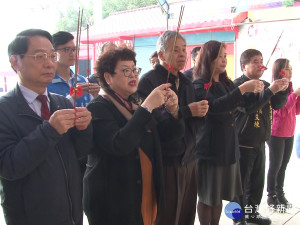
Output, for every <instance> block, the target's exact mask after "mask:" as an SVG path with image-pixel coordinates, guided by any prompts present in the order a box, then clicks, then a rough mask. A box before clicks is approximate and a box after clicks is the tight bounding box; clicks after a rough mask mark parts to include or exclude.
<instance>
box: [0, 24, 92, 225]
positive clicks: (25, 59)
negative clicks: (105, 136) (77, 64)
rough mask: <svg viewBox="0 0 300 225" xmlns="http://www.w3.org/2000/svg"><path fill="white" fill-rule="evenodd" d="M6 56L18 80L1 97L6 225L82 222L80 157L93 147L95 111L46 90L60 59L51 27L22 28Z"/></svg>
mask: <svg viewBox="0 0 300 225" xmlns="http://www.w3.org/2000/svg"><path fill="white" fill-rule="evenodd" d="M8 55H9V60H10V63H11V67H12V68H13V69H14V71H16V72H17V74H18V76H19V82H18V84H17V86H16V88H15V89H13V90H12V91H10V92H9V93H7V94H6V95H5V96H2V97H1V98H0V118H1V120H0V133H1V135H0V164H1V165H2V166H1V167H0V177H1V178H0V179H1V188H0V194H1V200H2V201H1V202H2V207H3V212H4V216H5V220H6V223H7V224H11V225H21V224H22V225H39V224H43V225H53V224H64V225H82V222H83V211H82V174H81V171H80V167H79V162H78V160H79V159H81V158H82V157H85V156H86V155H87V154H88V153H89V150H90V148H91V146H92V127H91V125H90V121H91V113H90V112H89V111H88V110H87V109H86V108H84V107H77V108H73V106H72V104H71V102H70V101H69V100H68V99H66V98H65V97H63V96H59V95H56V94H50V93H48V92H47V85H48V84H49V83H50V82H51V80H52V79H53V77H54V75H55V69H56V61H57V53H56V52H55V51H54V48H53V46H52V36H51V35H50V34H49V33H48V32H47V31H44V30H39V29H29V30H25V31H22V32H21V33H19V34H18V35H17V36H16V38H15V39H14V40H13V41H12V42H11V43H10V44H9V46H8Z"/></svg>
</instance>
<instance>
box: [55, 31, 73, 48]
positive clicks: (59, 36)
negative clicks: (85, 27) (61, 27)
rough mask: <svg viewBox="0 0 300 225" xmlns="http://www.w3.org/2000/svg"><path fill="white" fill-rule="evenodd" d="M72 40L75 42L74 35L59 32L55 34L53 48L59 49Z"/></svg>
mask: <svg viewBox="0 0 300 225" xmlns="http://www.w3.org/2000/svg"><path fill="white" fill-rule="evenodd" d="M71 40H74V35H73V34H71V33H69V32H66V31H58V32H57V33H55V34H53V47H54V49H57V47H58V46H60V45H64V44H66V43H68V42H69V41H71Z"/></svg>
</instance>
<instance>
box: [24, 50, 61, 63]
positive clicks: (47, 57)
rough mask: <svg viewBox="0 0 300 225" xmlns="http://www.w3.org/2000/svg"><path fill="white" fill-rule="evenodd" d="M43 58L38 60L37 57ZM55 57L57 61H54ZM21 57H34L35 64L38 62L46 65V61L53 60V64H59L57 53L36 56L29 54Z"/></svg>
mask: <svg viewBox="0 0 300 225" xmlns="http://www.w3.org/2000/svg"><path fill="white" fill-rule="evenodd" d="M39 55H40V56H41V55H43V57H42V58H41V59H37V58H36V57H37V56H39ZM53 55H55V60H53V59H52V58H51V56H53ZM20 56H23V57H33V59H34V61H35V62H38V63H44V62H45V61H46V59H49V60H51V62H53V63H56V62H57V52H51V53H46V52H38V53H36V54H34V55H27V54H20Z"/></svg>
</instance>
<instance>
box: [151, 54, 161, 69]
mask: <svg viewBox="0 0 300 225" xmlns="http://www.w3.org/2000/svg"><path fill="white" fill-rule="evenodd" d="M149 61H150V64H151V66H152V68H153V69H154V67H155V65H156V64H159V60H158V55H157V51H154V52H152V53H151V55H150V58H149Z"/></svg>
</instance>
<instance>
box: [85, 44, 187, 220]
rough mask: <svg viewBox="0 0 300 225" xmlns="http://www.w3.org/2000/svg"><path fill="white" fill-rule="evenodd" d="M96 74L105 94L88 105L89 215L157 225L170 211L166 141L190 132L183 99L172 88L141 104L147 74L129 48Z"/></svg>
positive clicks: (103, 62)
mask: <svg viewBox="0 0 300 225" xmlns="http://www.w3.org/2000/svg"><path fill="white" fill-rule="evenodd" d="M96 70H97V76H98V77H99V78H100V84H101V93H100V96H98V97H97V98H96V99H94V100H93V101H92V102H91V103H90V104H89V105H88V109H89V110H90V111H91V113H92V118H93V119H92V124H93V129H94V135H93V137H94V146H95V147H94V149H93V152H92V154H90V155H89V157H88V163H87V170H86V173H85V176H84V198H83V204H84V211H85V213H86V215H87V218H88V220H89V224H90V225H121V224H122V225H132V224H136V225H152V224H153V222H154V220H155V218H156V215H157V213H159V212H160V211H161V209H162V208H163V207H164V188H163V187H164V184H163V170H162V159H161V147H160V142H161V141H162V142H166V143H168V142H169V141H172V140H174V139H177V138H181V137H182V136H183V133H184V123H183V120H182V119H181V118H180V117H181V116H180V115H179V113H178V111H177V107H178V98H177V96H176V94H175V93H174V92H173V91H172V90H171V89H170V86H171V84H169V83H168V84H162V85H160V86H159V87H157V88H155V89H154V90H153V91H152V92H151V94H150V95H149V96H148V97H147V98H146V99H145V100H144V102H142V103H141V102H140V100H139V98H138V97H137V96H136V95H135V92H136V90H137V86H138V81H139V74H140V72H141V70H140V68H137V67H136V59H135V53H134V52H133V51H132V50H130V49H128V48H117V49H115V50H111V51H108V52H106V53H104V54H103V55H101V56H100V57H99V59H98V61H97V67H96ZM160 106H163V107H165V109H166V110H167V111H168V112H169V114H170V117H169V118H168V119H166V118H164V117H162V116H161V114H160V112H159V111H158V110H157V109H156V108H158V107H160Z"/></svg>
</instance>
